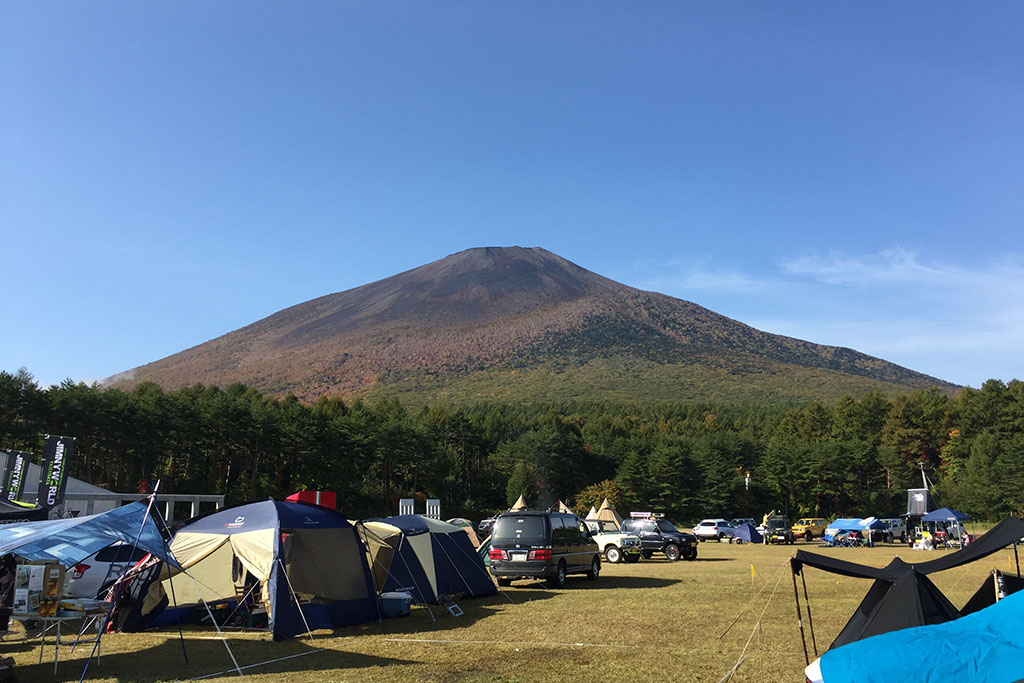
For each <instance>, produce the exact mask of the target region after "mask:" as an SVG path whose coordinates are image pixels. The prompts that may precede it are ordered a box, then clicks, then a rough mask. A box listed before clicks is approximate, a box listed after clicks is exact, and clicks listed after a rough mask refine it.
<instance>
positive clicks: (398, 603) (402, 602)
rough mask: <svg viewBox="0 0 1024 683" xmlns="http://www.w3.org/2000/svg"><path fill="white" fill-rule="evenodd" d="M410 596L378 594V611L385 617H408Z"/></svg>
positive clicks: (405, 594)
mask: <svg viewBox="0 0 1024 683" xmlns="http://www.w3.org/2000/svg"><path fill="white" fill-rule="evenodd" d="M411 604H412V595H410V594H409V593H402V592H399V591H393V592H391V593H381V594H380V611H381V613H382V614H383V615H384V616H386V617H405V616H408V615H409V606H410V605H411Z"/></svg>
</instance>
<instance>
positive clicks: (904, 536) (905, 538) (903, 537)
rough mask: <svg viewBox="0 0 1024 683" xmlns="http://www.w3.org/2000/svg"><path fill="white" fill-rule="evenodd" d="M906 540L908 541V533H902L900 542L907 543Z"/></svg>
mask: <svg viewBox="0 0 1024 683" xmlns="http://www.w3.org/2000/svg"><path fill="white" fill-rule="evenodd" d="M906 542H907V535H906V534H905V533H904V534H900V543H906Z"/></svg>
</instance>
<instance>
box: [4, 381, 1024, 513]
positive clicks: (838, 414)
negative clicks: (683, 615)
mask: <svg viewBox="0 0 1024 683" xmlns="http://www.w3.org/2000/svg"><path fill="white" fill-rule="evenodd" d="M46 434H59V435H65V436H74V437H76V438H77V442H76V445H77V453H76V455H75V457H74V460H73V461H72V463H71V474H72V476H75V477H79V478H81V479H84V480H86V481H89V482H92V483H94V484H98V485H101V486H105V487H108V488H110V489H111V490H116V491H136V490H138V489H139V488H140V487H142V488H143V489H144V488H145V487H147V486H149V485H151V483H152V482H153V481H155V480H157V479H159V480H160V481H161V490H162V491H164V492H168V493H174V492H182V493H184V492H189V493H216V494H224V495H225V496H226V497H227V501H228V503H235V502H242V501H247V500H253V499H259V498H265V497H267V496H284V495H287V494H289V493H292V492H294V491H296V490H300V489H316V488H322V489H330V490H334V491H337V492H338V494H339V499H340V500H341V501H342V504H343V507H344V510H345V513H346V514H347V515H349V516H350V517H367V516H377V515H387V514H394V513H395V512H396V511H397V501H398V499H399V498H403V497H412V496H414V495H415V496H416V497H417V498H425V497H432V498H440V499H441V501H442V511H443V513H444V515H445V516H456V515H463V516H468V517H471V518H479V517H481V516H486V515H488V514H490V513H493V512H494V511H496V510H499V509H503V508H505V507H507V506H508V504H509V503H510V502H511V501H513V500H515V498H517V497H518V496H519V495H520V494H525V496H526V499H527V500H528V501H529V502H530V503H531V504H532V505H533V506H535V507H541V506H547V505H550V504H551V503H553V502H554V501H555V500H557V499H562V500H564V501H566V502H567V503H569V504H570V505H573V506H575V508H576V509H577V510H578V511H583V512H585V511H586V510H587V509H589V507H590V505H592V504H594V503H599V502H600V499H601V498H602V497H604V496H605V495H609V496H610V497H611V498H612V500H613V502H616V503H617V504H618V505H619V506H620V508H621V509H622V510H623V511H629V510H640V509H644V510H656V511H661V512H664V513H665V514H666V515H667V516H669V518H671V519H674V520H676V521H678V522H681V523H686V522H689V521H692V520H696V519H699V518H701V517H717V516H722V517H739V516H742V517H760V516H761V515H762V514H763V513H764V512H766V511H767V510H769V509H772V508H774V509H778V510H783V511H787V512H788V513H789V514H790V516H791V517H795V516H797V515H804V514H813V515H816V516H824V517H828V516H833V515H843V516H868V515H878V516H882V515H890V514H898V513H900V512H904V511H905V506H906V492H905V490H906V489H907V488H908V487H919V486H920V485H921V481H922V477H921V471H922V468H923V471H924V472H925V474H926V475H927V477H928V478H929V480H930V481H931V482H933V483H934V484H935V489H934V493H935V495H936V498H937V500H938V501H939V502H940V504H942V505H947V506H951V507H956V508H957V509H961V510H964V511H966V512H969V513H971V514H972V515H974V516H975V517H977V518H983V519H985V518H987V519H995V518H1001V517H1003V516H1006V515H1010V514H1015V515H1021V514H1022V513H1024V383H1022V382H1020V381H1018V380H1013V381H1011V382H1009V384H1004V383H1003V382H1001V381H999V380H989V381H987V382H985V384H984V385H983V386H982V387H981V389H978V390H975V389H965V390H963V391H962V392H961V393H960V394H959V395H958V396H956V397H950V396H949V395H947V394H944V393H942V392H940V391H939V390H930V391H919V392H917V393H913V394H907V395H900V396H893V397H888V396H885V395H883V394H880V393H868V394H865V395H863V396H860V397H859V398H851V397H845V398H842V399H840V400H838V401H835V402H833V403H828V404H825V403H810V404H805V405H793V406H789V407H780V406H761V405H712V404H695V403H688V404H660V405H631V404H626V403H588V402H566V403H558V404H536V403H534V404H487V403H481V404H477V405H472V406H443V405H432V406H426V407H422V408H417V409H410V408H408V407H407V406H405V405H403V404H401V403H400V402H399V401H397V400H395V399H393V398H392V399H387V398H385V399H380V400H377V401H375V402H372V403H368V402H362V401H353V402H345V401H342V400H340V399H328V398H324V399H321V400H319V401H318V402H316V403H315V404H313V405H307V404H304V403H302V402H300V401H299V400H298V399H296V398H295V397H292V396H289V397H287V398H285V399H283V400H279V399H277V398H272V397H268V396H265V395H263V394H261V393H260V392H258V391H257V390H255V389H252V388H250V387H246V386H244V385H241V384H235V385H232V386H229V387H227V388H226V389H221V388H218V387H213V386H192V387H187V388H185V389H181V390H179V391H174V392H167V391H163V390H161V389H160V387H158V386H157V385H155V384H148V383H147V384H142V385H139V386H138V387H135V388H134V389H132V390H131V391H123V390H120V389H116V388H108V389H103V388H100V387H99V386H97V385H93V386H86V385H85V384H75V383H73V382H70V381H67V382H65V383H63V384H61V385H59V386H52V387H50V388H41V387H40V386H38V384H37V383H36V382H35V381H34V379H33V377H32V375H31V374H30V373H29V372H28V371H26V370H25V369H21V370H19V371H17V372H15V373H13V374H12V373H8V372H0V448H3V449H17V450H23V451H30V452H34V453H36V454H37V456H38V455H40V454H41V453H42V444H43V438H44V435H46ZM38 459H39V458H38V457H37V461H38ZM419 507H421V508H422V503H421V504H420V506H419Z"/></svg>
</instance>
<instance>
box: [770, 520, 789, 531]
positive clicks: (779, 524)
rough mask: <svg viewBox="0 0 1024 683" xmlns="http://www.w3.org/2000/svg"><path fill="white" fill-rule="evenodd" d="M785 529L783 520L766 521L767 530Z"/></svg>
mask: <svg viewBox="0 0 1024 683" xmlns="http://www.w3.org/2000/svg"><path fill="white" fill-rule="evenodd" d="M785 527H786V522H785V521H784V520H781V519H769V520H768V528H769V529H784V528H785Z"/></svg>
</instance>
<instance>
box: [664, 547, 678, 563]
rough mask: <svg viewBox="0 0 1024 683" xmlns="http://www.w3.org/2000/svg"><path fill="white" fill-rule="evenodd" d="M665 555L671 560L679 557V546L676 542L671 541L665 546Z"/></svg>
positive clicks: (673, 560)
mask: <svg viewBox="0 0 1024 683" xmlns="http://www.w3.org/2000/svg"><path fill="white" fill-rule="evenodd" d="M665 557H666V558H667V559H668V561H669V562H675V561H676V560H678V559H679V546H677V545H676V544H675V543H669V544H668V545H667V546H665Z"/></svg>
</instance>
